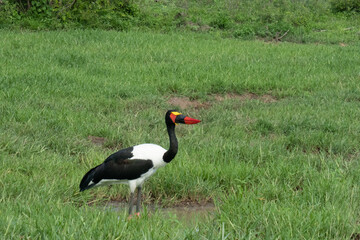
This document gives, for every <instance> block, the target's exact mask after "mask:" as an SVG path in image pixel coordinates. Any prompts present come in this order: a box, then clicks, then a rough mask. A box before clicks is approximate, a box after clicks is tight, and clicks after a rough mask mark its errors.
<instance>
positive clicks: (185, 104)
mask: <svg viewBox="0 0 360 240" xmlns="http://www.w3.org/2000/svg"><path fill="white" fill-rule="evenodd" d="M168 103H169V104H170V105H171V106H174V107H180V108H181V109H187V108H194V109H200V108H208V107H210V106H211V104H210V103H209V102H200V101H198V100H190V98H188V97H171V98H170V99H169V100H168Z"/></svg>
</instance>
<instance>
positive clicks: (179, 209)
mask: <svg viewBox="0 0 360 240" xmlns="http://www.w3.org/2000/svg"><path fill="white" fill-rule="evenodd" d="M142 205H143V207H146V208H147V211H148V213H150V214H151V213H154V212H157V211H158V212H160V213H161V214H163V215H164V216H169V215H175V216H176V217H177V218H178V219H179V220H183V221H185V222H189V223H192V222H193V221H196V220H201V219H204V218H207V217H210V216H211V214H212V213H214V212H215V211H216V207H215V204H214V203H213V202H205V203H198V202H190V201H185V202H180V203H177V204H175V205H173V206H167V207H163V206H161V205H160V204H156V203H150V204H146V203H144V204H142ZM134 207H135V206H134ZM128 208H129V205H128V202H124V201H120V202H119V201H111V202H108V203H106V204H105V205H104V210H110V211H116V212H122V211H128Z"/></svg>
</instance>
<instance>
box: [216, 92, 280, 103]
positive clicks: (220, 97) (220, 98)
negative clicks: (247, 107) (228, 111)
mask: <svg viewBox="0 0 360 240" xmlns="http://www.w3.org/2000/svg"><path fill="white" fill-rule="evenodd" d="M214 98H215V100H216V101H219V102H221V101H224V100H226V99H235V100H239V101H247V100H260V101H262V102H264V103H273V102H277V101H278V100H277V99H276V98H275V97H274V96H272V95H270V94H264V95H257V94H255V93H243V94H237V93H227V94H225V95H220V94H216V95H215V96H214Z"/></svg>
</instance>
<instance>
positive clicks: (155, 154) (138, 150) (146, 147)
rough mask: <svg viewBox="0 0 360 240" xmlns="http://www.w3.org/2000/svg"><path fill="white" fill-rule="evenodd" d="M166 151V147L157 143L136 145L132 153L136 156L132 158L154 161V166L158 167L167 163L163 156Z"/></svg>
mask: <svg viewBox="0 0 360 240" xmlns="http://www.w3.org/2000/svg"><path fill="white" fill-rule="evenodd" d="M165 152H166V149H164V148H163V147H161V146H159V145H156V144H151V143H145V144H140V145H136V146H134V148H133V151H132V154H133V155H134V156H133V157H132V158H131V159H145V160H151V161H153V164H154V168H155V169H156V168H159V167H162V166H164V165H166V162H164V160H163V156H164V153H165Z"/></svg>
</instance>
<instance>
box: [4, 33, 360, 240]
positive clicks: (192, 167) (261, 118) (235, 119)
mask: <svg viewBox="0 0 360 240" xmlns="http://www.w3.org/2000/svg"><path fill="white" fill-rule="evenodd" d="M0 45H1V48H0V73H1V74H0V112H1V114H0V121H1V124H0V132H1V135H0V136H1V137H0V159H1V161H0V203H1V204H0V236H1V238H3V239H18V238H24V239H38V238H44V239H168V238H170V239H225V238H227V239H349V238H350V237H351V236H356V234H358V233H359V232H360V226H359V217H360V216H359V210H360V201H359V195H360V194H359V193H360V192H359V190H360V189H359V180H360V177H359V176H360V166H359V163H358V162H359V154H360V151H359V144H360V139H359V133H360V124H359V123H358V119H359V117H360V110H359V109H360V108H359V107H360V106H359V105H360V101H359V100H360V97H359V96H360V87H359V80H360V67H359V66H360V51H359V45H358V43H354V44H351V45H348V46H345V47H342V46H339V45H315V44H313V45H300V44H291V43H282V44H269V43H264V42H257V41H253V42H250V41H238V40H234V39H222V38H220V37H214V36H213V35H209V34H199V33H197V34H195V33H194V34H191V33H188V34H176V33H173V34H153V33H141V32H128V33H125V32H115V31H68V32H62V31H56V32H36V33H35V32H10V31H1V32H0ZM249 92H251V93H254V94H257V96H258V97H257V98H254V99H248V100H244V99H241V97H236V95H235V94H238V96H241V94H246V93H249ZM227 93H232V94H233V95H232V96H235V97H233V98H230V97H225V96H226V94H227ZM263 95H271V96H273V98H275V99H276V101H273V102H264V101H263V100H262V98H261V96H263ZM173 96H187V97H190V98H191V99H193V100H194V101H198V102H202V103H206V104H205V106H207V107H204V108H194V107H188V108H186V109H181V108H178V110H179V111H181V112H183V113H184V114H188V115H189V116H191V117H194V118H198V119H201V120H202V122H201V123H200V124H198V125H195V126H178V127H177V129H176V131H177V136H178V138H179V144H180V148H179V153H178V155H177V157H176V159H175V160H174V161H173V162H172V163H171V164H169V165H168V166H166V167H165V168H163V169H160V170H159V171H158V172H157V173H156V174H155V175H154V176H153V177H152V178H151V179H150V180H149V181H148V182H147V183H146V184H145V186H144V196H145V200H144V207H145V209H144V212H143V216H142V218H141V219H138V220H132V221H127V220H126V217H127V216H126V209H124V211H121V212H114V211H104V210H102V209H101V207H94V204H95V206H102V205H103V204H104V203H105V202H107V201H110V200H111V199H119V198H125V197H128V193H129V192H128V191H129V190H128V188H127V186H124V185H117V186H113V187H111V188H106V187H103V188H98V189H93V190H90V191H86V192H83V193H81V194H80V193H79V191H78V190H79V189H78V185H79V182H80V180H81V178H82V176H83V175H84V173H85V172H86V171H87V170H88V169H89V168H91V167H93V166H95V165H96V164H99V163H101V162H102V161H103V160H104V159H105V158H106V157H107V156H108V155H109V154H110V153H112V152H114V151H115V150H116V149H118V148H122V147H127V146H132V145H135V144H139V143H145V142H153V143H157V144H160V145H162V146H164V147H167V146H168V138H167V134H166V129H165V124H164V120H163V118H164V114H165V112H166V110H168V109H170V108H174V107H176V108H177V106H172V105H171V104H169V103H168V99H169V98H171V97H173ZM219 96H224V100H222V101H217V100H216V99H217V98H218V97H219ZM89 136H97V137H103V138H105V139H106V140H105V143H104V145H103V146H97V145H94V144H93V143H91V141H89V140H88V137H89ZM209 199H211V200H213V201H214V202H215V205H216V208H217V210H216V211H215V212H214V213H213V216H211V217H209V218H207V219H203V220H202V221H196V223H195V224H193V225H189V224H188V223H186V222H184V221H182V220H181V219H178V218H177V217H176V216H170V217H164V215H163V214H162V213H161V211H157V212H155V213H151V214H148V209H147V207H146V206H147V204H150V203H151V202H153V201H155V202H159V203H160V202H161V203H163V204H166V205H167V206H171V205H173V204H176V203H178V202H181V201H183V200H191V201H198V202H202V201H206V200H209ZM88 203H92V206H88Z"/></svg>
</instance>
